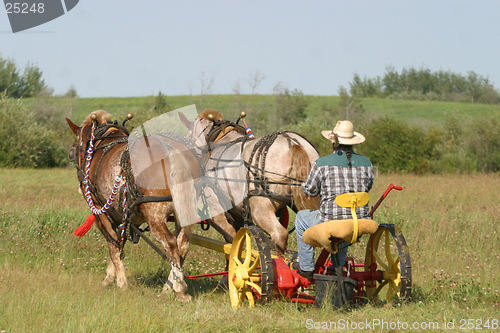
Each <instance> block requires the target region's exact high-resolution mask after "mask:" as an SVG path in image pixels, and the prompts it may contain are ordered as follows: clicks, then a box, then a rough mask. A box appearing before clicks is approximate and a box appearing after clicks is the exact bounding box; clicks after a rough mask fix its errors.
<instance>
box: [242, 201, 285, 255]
mask: <svg viewBox="0 0 500 333" xmlns="http://www.w3.org/2000/svg"><path fill="white" fill-rule="evenodd" d="M248 203H249V205H250V212H251V213H252V218H253V221H254V222H255V224H257V226H258V227H259V228H260V229H262V230H264V231H265V232H267V233H268V234H269V235H270V236H271V240H272V241H273V242H274V244H276V246H277V250H278V252H280V253H281V254H284V251H285V250H286V246H287V242H288V230H286V228H285V227H283V226H282V225H281V224H280V222H279V221H278V219H277V218H276V211H277V210H278V209H279V208H281V206H283V205H282V204H279V203H277V202H275V203H274V205H273V201H271V200H269V199H268V198H265V197H252V198H250V199H249V200H248ZM275 205H276V206H275Z"/></svg>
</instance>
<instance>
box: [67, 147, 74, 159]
mask: <svg viewBox="0 0 500 333" xmlns="http://www.w3.org/2000/svg"><path fill="white" fill-rule="evenodd" d="M68 160H69V161H70V162H73V163H76V147H71V148H70V149H69V152H68Z"/></svg>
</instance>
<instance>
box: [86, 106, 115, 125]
mask: <svg viewBox="0 0 500 333" xmlns="http://www.w3.org/2000/svg"><path fill="white" fill-rule="evenodd" d="M93 114H95V115H96V116H97V123H98V124H102V123H105V122H106V121H107V120H111V117H112V116H111V114H109V113H108V112H106V111H104V110H97V111H94V112H92V113H91V114H89V115H88V116H87V118H85V120H84V121H83V124H82V126H85V125H90V124H92V119H90V116H91V115H93Z"/></svg>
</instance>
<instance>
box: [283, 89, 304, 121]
mask: <svg viewBox="0 0 500 333" xmlns="http://www.w3.org/2000/svg"><path fill="white" fill-rule="evenodd" d="M308 105H309V99H308V98H307V97H305V96H304V94H303V93H302V91H300V90H297V89H295V90H294V91H290V90H289V89H284V90H283V91H281V92H278V93H277V94H276V95H275V107H276V116H277V118H278V121H280V122H281V125H285V126H286V125H290V124H297V123H298V122H299V121H301V120H302V119H304V118H305V117H306V108H307V106H308Z"/></svg>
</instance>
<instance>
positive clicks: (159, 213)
mask: <svg viewBox="0 0 500 333" xmlns="http://www.w3.org/2000/svg"><path fill="white" fill-rule="evenodd" d="M173 211H174V209H173V204H171V203H164V202H158V203H156V202H150V203H144V204H142V206H141V212H142V214H143V216H144V218H145V220H146V221H147V222H148V224H149V226H150V228H151V235H152V236H153V237H154V238H155V239H156V240H157V241H158V242H159V243H160V244H161V245H162V246H163V249H164V250H165V252H166V254H167V256H168V258H169V260H170V263H171V265H172V270H171V271H170V275H169V278H168V280H167V282H166V283H165V285H164V287H163V291H162V293H166V292H168V291H170V290H173V291H174V292H175V295H176V297H177V298H178V299H179V300H180V301H190V300H191V296H189V295H188V294H187V293H186V292H187V284H186V282H185V281H184V272H183V271H182V269H181V267H182V263H183V259H181V251H180V249H179V247H178V245H177V239H176V237H175V235H174V234H172V232H170V230H169V229H168V227H167V221H166V218H165V217H166V216H169V215H170V214H171V213H173ZM179 235H180V234H179ZM182 237H186V236H185V235H184V236H182ZM181 239H182V238H181ZM182 252H183V254H184V255H186V254H187V249H185V247H182Z"/></svg>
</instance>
